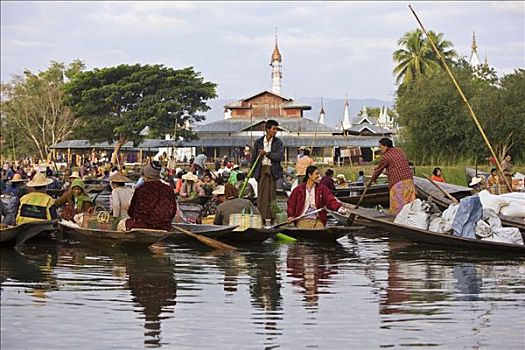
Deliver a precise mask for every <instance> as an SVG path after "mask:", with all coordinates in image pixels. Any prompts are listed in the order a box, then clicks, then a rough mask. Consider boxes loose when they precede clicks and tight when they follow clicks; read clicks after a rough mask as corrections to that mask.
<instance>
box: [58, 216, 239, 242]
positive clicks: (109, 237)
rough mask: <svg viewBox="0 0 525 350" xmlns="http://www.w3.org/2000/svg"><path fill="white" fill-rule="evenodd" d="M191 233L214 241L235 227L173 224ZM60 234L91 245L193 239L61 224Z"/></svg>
mask: <svg viewBox="0 0 525 350" xmlns="http://www.w3.org/2000/svg"><path fill="white" fill-rule="evenodd" d="M175 226H178V227H181V228H183V229H186V230H188V231H191V232H193V233H198V234H202V235H204V236H207V237H210V238H213V239H216V238H218V237H219V236H221V235H222V234H224V233H227V232H229V231H233V230H234V229H235V227H236V226H217V225H193V224H175ZM60 227H61V228H62V232H63V233H64V234H65V235H66V236H68V237H72V238H74V239H78V240H80V241H89V242H91V243H103V244H105V243H108V241H112V242H114V243H116V244H148V245H149V244H153V243H155V242H157V241H159V240H161V239H172V240H173V239H190V240H191V239H194V238H191V237H189V236H187V235H185V234H183V233H181V232H179V231H177V230H173V231H170V232H166V231H163V230H149V229H133V230H130V231H105V230H98V229H90V228H81V227H73V226H71V225H70V224H67V223H64V222H61V223H60Z"/></svg>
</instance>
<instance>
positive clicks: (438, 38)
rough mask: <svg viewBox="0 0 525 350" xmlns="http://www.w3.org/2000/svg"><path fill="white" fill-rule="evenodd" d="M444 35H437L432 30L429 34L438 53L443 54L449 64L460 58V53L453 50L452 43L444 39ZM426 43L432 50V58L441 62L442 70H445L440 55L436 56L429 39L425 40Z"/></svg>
mask: <svg viewBox="0 0 525 350" xmlns="http://www.w3.org/2000/svg"><path fill="white" fill-rule="evenodd" d="M443 35H444V34H443V33H439V34H436V33H435V32H433V31H432V30H430V31H429V32H428V36H429V37H430V39H432V42H433V43H434V45H435V46H436V48H437V49H438V51H439V52H440V53H441V55H442V56H443V58H444V59H445V62H447V64H449V63H450V62H452V60H454V59H455V58H457V57H458V53H457V52H456V51H455V50H454V49H452V47H453V46H454V45H452V42H450V41H448V40H445V39H443ZM425 42H426V44H427V45H428V46H429V48H430V49H431V50H432V54H431V56H432V58H433V59H435V60H436V61H438V62H439V65H440V66H441V68H445V67H444V66H443V63H442V62H441V60H440V59H439V57H438V55H436V53H435V52H434V50H433V49H432V47H431V45H430V42H429V41H428V39H427V40H425Z"/></svg>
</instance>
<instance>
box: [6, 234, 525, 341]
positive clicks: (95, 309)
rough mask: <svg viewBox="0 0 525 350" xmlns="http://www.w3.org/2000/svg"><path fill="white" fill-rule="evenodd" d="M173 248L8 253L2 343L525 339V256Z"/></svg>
mask: <svg viewBox="0 0 525 350" xmlns="http://www.w3.org/2000/svg"><path fill="white" fill-rule="evenodd" d="M165 251H166V252H164V251H163V250H160V251H155V252H152V251H150V250H148V249H146V248H144V247H142V248H140V247H124V248H117V247H111V246H100V247H94V246H84V245H81V244H78V245H49V246H46V245H40V244H38V245H36V246H28V247H26V248H25V250H24V251H22V253H18V252H16V251H12V250H9V251H0V257H1V261H0V262H1V264H0V277H1V278H0V281H1V282H0V283H1V286H0V287H1V293H2V300H1V303H2V304H1V307H2V309H1V312H2V334H1V335H2V337H1V339H0V341H1V347H2V349H3V348H6V349H7V348H23V349H32V348H35V349H36V348H38V349H51V348H52V349H56V350H61V349H71V348H81V349H106V348H121V349H132V348H133V349H141V348H144V347H163V348H165V349H171V348H177V349H178V348H184V349H200V348H220V349H244V348H250V349H261V348H266V349H270V348H283V349H295V348H298V349H299V348H301V349H304V348H313V347H316V348H320V349H343V348H346V347H348V344H355V347H357V348H362V349H369V348H378V347H398V348H408V347H416V346H418V347H436V346H439V347H441V348H447V349H448V348H497V346H498V344H499V343H501V342H502V341H505V349H523V345H524V343H523V336H522V334H523V305H525V304H524V302H525V299H524V296H525V279H524V276H525V264H524V263H523V260H521V261H520V260H515V259H509V260H506V259H505V258H504V257H502V258H500V259H494V258H486V257H484V256H479V255H478V256H476V255H475V254H474V253H473V252H454V253H451V252H446V251H443V250H440V249H438V248H436V247H432V246H423V245H414V244H405V243H400V242H393V241H390V240H389V239H388V238H385V237H381V236H366V237H364V236H356V237H354V238H352V239H344V240H342V242H341V244H337V245H321V244H315V243H301V242H296V243H294V244H290V245H279V244H263V245H261V246H257V247H251V248H249V249H248V248H245V249H240V250H239V251H237V252H233V253H227V254H224V253H222V252H217V251H211V250H210V249H209V248H207V247H204V246H202V245H199V244H196V243H195V242H186V243H178V242H174V243H173V245H171V246H168V247H167V248H166V249H165ZM175 305H176V306H177V307H176V309H175ZM35 306H36V307H35ZM175 310H176V311H175ZM57 324H58V325H60V329H61V332H60V334H59V336H60V338H59V339H58V338H56V334H57V333H56V327H57ZM20 325H23V327H24V329H25V330H27V332H28V333H31V334H32V336H31V337H20V331H19V330H20ZM212 341H213V343H212Z"/></svg>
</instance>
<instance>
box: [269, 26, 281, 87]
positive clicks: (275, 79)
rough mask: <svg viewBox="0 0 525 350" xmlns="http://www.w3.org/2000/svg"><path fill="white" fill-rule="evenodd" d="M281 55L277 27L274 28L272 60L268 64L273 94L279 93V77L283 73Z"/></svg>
mask: <svg viewBox="0 0 525 350" xmlns="http://www.w3.org/2000/svg"><path fill="white" fill-rule="evenodd" d="M281 62H282V56H281V52H280V51H279V46H278V44H277V28H275V47H274V49H273V53H272V60H271V62H270V66H271V67H272V92H273V93H275V94H278V95H280V94H281V79H282V77H283V74H282V72H281V69H282V64H281Z"/></svg>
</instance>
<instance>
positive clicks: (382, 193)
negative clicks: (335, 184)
mask: <svg viewBox="0 0 525 350" xmlns="http://www.w3.org/2000/svg"><path fill="white" fill-rule="evenodd" d="M364 190H365V186H364V185H351V186H350V187H348V188H338V189H336V190H335V191H332V193H333V194H334V195H335V196H336V197H337V199H339V200H340V201H341V202H345V203H350V204H357V202H358V201H359V199H360V198H361V195H362V194H363V191H364ZM389 197H390V195H389V191H388V184H373V185H372V186H370V188H369V189H368V190H367V192H366V195H365V197H364V198H363V202H362V203H361V204H363V205H377V204H379V205H388V204H389V202H390V198H389Z"/></svg>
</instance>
